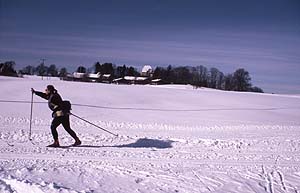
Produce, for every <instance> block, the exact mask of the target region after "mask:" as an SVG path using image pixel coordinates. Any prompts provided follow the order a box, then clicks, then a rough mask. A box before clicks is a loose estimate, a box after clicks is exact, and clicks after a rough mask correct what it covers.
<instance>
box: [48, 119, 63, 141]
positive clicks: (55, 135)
mask: <svg viewBox="0 0 300 193" xmlns="http://www.w3.org/2000/svg"><path fill="white" fill-rule="evenodd" d="M60 124H61V120H60V118H59V117H55V118H54V119H53V120H52V123H51V133H52V136H53V139H54V143H53V144H52V145H49V146H50V147H58V146H59V142H58V133H57V130H56V128H57V127H58V126H59V125H60Z"/></svg>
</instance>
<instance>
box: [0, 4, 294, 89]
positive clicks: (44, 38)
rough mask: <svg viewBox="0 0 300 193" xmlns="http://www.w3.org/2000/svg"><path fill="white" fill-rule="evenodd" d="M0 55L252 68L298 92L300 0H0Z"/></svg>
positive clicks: (271, 83) (264, 84)
mask: <svg viewBox="0 0 300 193" xmlns="http://www.w3.org/2000/svg"><path fill="white" fill-rule="evenodd" d="M0 2H1V3H0V44H1V46H0V62H3V61H7V60H14V61H16V63H17V68H22V67H24V66H26V65H29V64H30V65H38V64H39V63H40V59H41V58H45V59H46V64H47V65H50V64H56V65H57V66H59V67H62V66H67V67H68V68H69V69H70V71H71V70H75V69H76V68H77V67H78V66H79V65H85V66H86V67H91V66H92V65H93V64H94V63H95V62H96V61H99V62H100V63H104V62H112V63H115V64H117V65H122V64H127V65H132V66H135V67H137V68H138V69H140V68H141V67H142V66H143V65H144V64H150V65H152V67H156V66H167V65H169V64H171V65H191V66H197V65H204V66H206V67H208V68H210V67H216V68H218V69H220V70H221V71H223V72H225V73H231V72H233V71H235V70H236V69H237V68H245V69H246V70H248V71H249V72H250V75H251V77H252V79H253V81H252V83H253V84H254V85H256V86H259V87H261V88H263V89H264V90H265V91H266V92H275V93H300V76H299V73H300V1H299V0H294V1H292V0H269V1H267V0H226V1H225V0H224V1H220V0H181V1H178V0H152V1H150V0H144V1H143V0H118V1H117V0H106V1H101V0H88V1H84V0H49V1H40V0H25V1H24V0H0Z"/></svg>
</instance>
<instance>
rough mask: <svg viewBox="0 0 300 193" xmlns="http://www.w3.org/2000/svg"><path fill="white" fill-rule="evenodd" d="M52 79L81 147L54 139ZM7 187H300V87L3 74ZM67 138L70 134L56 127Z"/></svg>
mask: <svg viewBox="0 0 300 193" xmlns="http://www.w3.org/2000/svg"><path fill="white" fill-rule="evenodd" d="M47 84H53V85H55V87H56V88H57V89H58V91H59V93H60V94H61V95H62V97H63V98H64V99H68V100H71V102H72V104H73V107H72V108H73V113H74V114H77V115H79V116H81V117H83V118H86V119H88V120H89V121H92V122H93V123H95V124H97V125H99V126H101V127H103V128H105V129H108V130H109V131H112V132H114V133H117V134H119V137H115V136H112V135H110V134H108V133H105V132H103V131H101V130H98V129H97V128H95V127H93V126H91V125H89V124H87V123H85V122H83V121H81V120H79V119H76V118H75V117H71V126H72V128H73V129H74V130H75V131H76V132H77V133H78V135H79V136H80V138H81V139H82V141H83V145H82V147H72V148H67V147H66V148H59V149H49V148H46V147H45V146H46V145H48V144H49V143H51V142H52V141H51V140H52V138H51V134H50V129H49V127H50V123H51V112H50V110H49V109H48V107H47V104H46V103H45V102H46V101H44V100H43V99H41V98H38V97H37V96H35V97H34V102H35V103H34V108H33V125H32V126H33V135H32V138H33V143H34V144H32V143H30V142H29V141H28V131H29V114H30V99H31V93H30V88H31V87H33V88H35V89H36V90H42V91H43V90H44V88H45V87H46V85H47ZM0 90H1V91H0V105H1V110H0V140H1V142H0V146H1V150H0V192H14V191H15V192H22V193H23V192H189V193H190V192H299V191H300V138H299V136H300V96H297V95H295V96H289V95H271V94H256V93H238V92H225V91H217V90H213V89H203V88H200V89H193V88H192V87H191V86H180V85H163V86H150V85H147V86H140V85H108V84H96V83H95V84H93V83H80V82H65V81H60V80H58V79H50V80H48V79H45V78H44V80H41V78H40V77H25V78H23V79H20V78H9V77H0ZM58 132H59V137H60V142H61V144H62V145H64V146H67V145H69V144H71V143H73V141H72V139H71V138H70V136H68V134H67V133H66V132H65V131H64V129H63V128H62V127H59V128H58Z"/></svg>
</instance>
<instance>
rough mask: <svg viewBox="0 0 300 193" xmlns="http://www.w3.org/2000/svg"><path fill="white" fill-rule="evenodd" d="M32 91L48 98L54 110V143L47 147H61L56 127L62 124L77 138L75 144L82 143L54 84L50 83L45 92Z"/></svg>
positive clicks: (52, 128)
mask: <svg viewBox="0 0 300 193" xmlns="http://www.w3.org/2000/svg"><path fill="white" fill-rule="evenodd" d="M31 91H32V92H33V93H34V94H36V95H38V96H40V97H41V98H43V99H46V100H48V106H49V108H50V109H51V110H52V111H53V113H52V117H53V120H52V123H51V133H52V136H53V139H54V143H53V144H51V145H48V146H47V147H59V141H58V133H57V131H56V128H57V127H58V126H59V125H60V124H62V125H63V127H64V128H65V130H66V131H67V132H68V133H69V134H70V135H71V136H72V137H73V138H74V139H75V143H74V144H73V146H77V145H80V144H81V141H80V140H79V138H78V137H77V135H76V133H75V132H74V131H73V130H72V129H71V127H70V119H69V116H70V115H69V113H68V112H66V111H64V109H63V107H62V106H63V105H62V102H63V101H62V98H61V96H60V95H59V94H58V92H57V90H56V89H55V88H54V86H53V85H48V86H47V88H46V90H45V93H43V92H39V91H35V90H34V89H33V88H31Z"/></svg>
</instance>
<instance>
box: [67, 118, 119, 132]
mask: <svg viewBox="0 0 300 193" xmlns="http://www.w3.org/2000/svg"><path fill="white" fill-rule="evenodd" d="M69 114H70V115H73V116H74V117H77V118H78V119H80V120H83V121H85V122H87V123H89V124H91V125H93V126H95V127H97V128H99V129H101V130H103V131H106V132H107V133H109V134H112V135H114V136H116V137H118V135H117V134H114V133H112V132H110V131H108V130H106V129H103V128H102V127H99V126H98V125H95V124H94V123H91V122H89V121H88V120H85V119H83V118H81V117H79V116H77V115H74V114H73V113H71V112H70V113H69Z"/></svg>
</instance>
